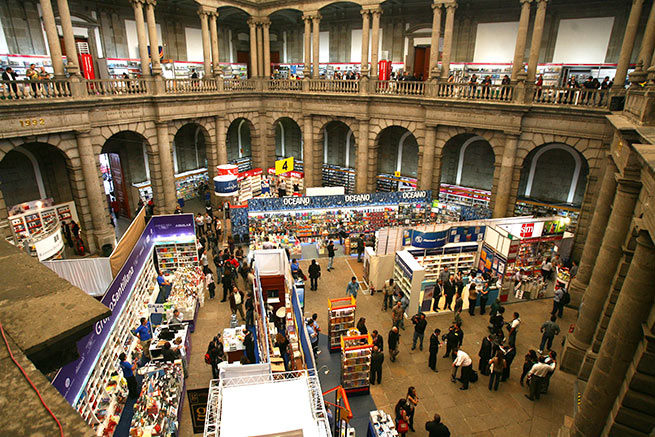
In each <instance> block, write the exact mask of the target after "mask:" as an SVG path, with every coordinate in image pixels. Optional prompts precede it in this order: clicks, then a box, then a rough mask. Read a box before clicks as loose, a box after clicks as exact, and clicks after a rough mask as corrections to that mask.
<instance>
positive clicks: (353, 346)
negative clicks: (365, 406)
mask: <svg viewBox="0 0 655 437" xmlns="http://www.w3.org/2000/svg"><path fill="white" fill-rule="evenodd" d="M350 331H351V332H348V335H343V336H342V337H341V386H342V387H343V388H344V389H345V390H346V393H348V394H352V393H368V391H369V389H370V386H369V378H370V375H371V352H372V350H373V339H371V336H370V335H369V334H366V335H360V334H359V331H357V330H356V329H351V330H350Z"/></svg>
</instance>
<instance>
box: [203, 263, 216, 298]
mask: <svg viewBox="0 0 655 437" xmlns="http://www.w3.org/2000/svg"><path fill="white" fill-rule="evenodd" d="M204 270H205V285H206V286H207V290H208V291H209V298H210V299H213V298H214V296H215V295H216V284H215V283H214V275H212V271H211V270H209V267H207V268H206V269H204Z"/></svg>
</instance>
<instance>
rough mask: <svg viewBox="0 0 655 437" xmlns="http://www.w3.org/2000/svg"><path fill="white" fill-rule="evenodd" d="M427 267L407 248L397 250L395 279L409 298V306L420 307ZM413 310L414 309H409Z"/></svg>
mask: <svg viewBox="0 0 655 437" xmlns="http://www.w3.org/2000/svg"><path fill="white" fill-rule="evenodd" d="M424 278H425V268H424V267H423V266H422V265H420V264H419V263H418V261H416V258H414V256H413V255H412V254H411V253H409V252H408V251H406V250H401V251H399V252H396V262H395V264H394V268H393V280H394V282H395V283H396V285H397V286H398V288H399V289H400V290H401V291H402V292H403V293H404V294H405V295H406V296H407V298H408V299H409V307H408V308H412V309H418V307H419V302H420V294H421V284H422V283H423V279H424ZM409 311H412V310H409Z"/></svg>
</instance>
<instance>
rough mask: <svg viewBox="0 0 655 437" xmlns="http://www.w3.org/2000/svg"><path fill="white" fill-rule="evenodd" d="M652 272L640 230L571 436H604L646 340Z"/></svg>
mask: <svg viewBox="0 0 655 437" xmlns="http://www.w3.org/2000/svg"><path fill="white" fill-rule="evenodd" d="M619 189H620V188H619ZM653 271H655V247H654V246H653V241H652V240H651V238H650V236H649V235H648V232H646V231H644V230H641V231H640V232H639V236H638V238H637V248H636V249H635V253H634V257H633V258H632V262H631V263H630V268H629V269H628V273H627V275H626V278H625V282H623V287H621V292H620V293H619V297H618V300H617V302H616V307H615V309H614V314H613V315H612V318H611V320H610V322H609V326H608V328H607V332H606V334H605V339H604V340H603V344H602V346H601V347H600V351H599V352H598V359H597V360H596V364H595V365H594V368H593V370H592V371H591V375H590V377H589V382H588V383H587V385H586V388H585V391H584V394H583V396H582V403H581V404H580V409H579V411H578V414H577V415H576V417H575V423H574V425H573V429H572V430H571V435H572V436H579V437H582V436H592V435H601V434H602V432H603V428H604V427H605V424H606V423H607V417H608V416H609V415H610V411H611V409H612V405H613V404H614V401H615V399H616V397H617V395H618V393H619V389H620V388H621V385H622V384H623V381H624V379H625V375H626V371H627V370H628V367H629V366H630V364H631V362H632V358H633V356H634V354H635V352H636V350H637V345H638V344H639V343H640V342H641V340H642V338H643V328H642V324H641V323H642V321H644V320H646V319H647V318H648V315H649V313H650V310H651V308H652V307H653V303H654V301H655V285H653Z"/></svg>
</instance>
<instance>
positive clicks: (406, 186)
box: [376, 173, 418, 192]
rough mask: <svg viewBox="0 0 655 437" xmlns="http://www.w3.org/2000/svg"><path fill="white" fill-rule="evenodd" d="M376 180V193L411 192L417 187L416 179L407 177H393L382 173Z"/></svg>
mask: <svg viewBox="0 0 655 437" xmlns="http://www.w3.org/2000/svg"><path fill="white" fill-rule="evenodd" d="M376 179H377V182H376V191H382V192H390V191H413V190H416V188H417V186H418V180H417V179H416V178H411V177H407V176H394V175H390V174H385V173H382V174H379V175H378V176H377V178H376Z"/></svg>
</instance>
